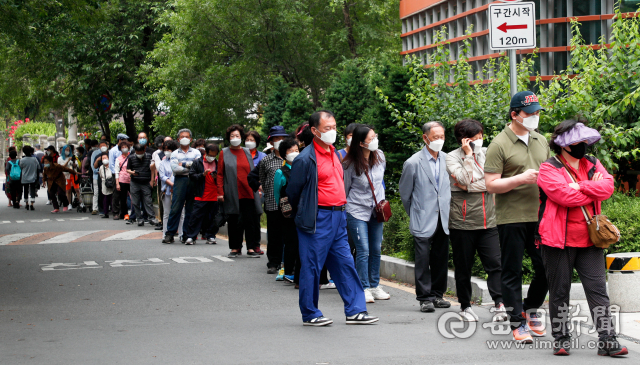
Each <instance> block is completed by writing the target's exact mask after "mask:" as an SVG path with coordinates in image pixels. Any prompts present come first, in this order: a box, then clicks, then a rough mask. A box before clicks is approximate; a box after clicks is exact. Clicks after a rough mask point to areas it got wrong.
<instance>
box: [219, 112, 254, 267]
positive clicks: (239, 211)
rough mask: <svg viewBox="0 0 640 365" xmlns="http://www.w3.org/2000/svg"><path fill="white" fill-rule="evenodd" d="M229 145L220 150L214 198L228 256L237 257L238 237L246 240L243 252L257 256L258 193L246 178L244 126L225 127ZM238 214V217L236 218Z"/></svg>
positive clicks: (248, 166) (247, 154) (250, 163)
mask: <svg viewBox="0 0 640 365" xmlns="http://www.w3.org/2000/svg"><path fill="white" fill-rule="evenodd" d="M226 137H227V140H228V141H229V144H230V145H231V146H230V147H227V148H225V149H223V150H222V151H220V155H219V159H218V201H219V202H222V208H223V209H224V214H225V215H227V223H228V227H229V248H230V249H231V252H230V253H229V255H228V257H238V255H240V254H241V253H240V252H241V251H242V236H243V233H244V236H245V239H246V241H247V255H249V257H256V258H257V257H260V254H258V253H257V252H255V250H254V248H255V247H259V246H260V218H259V217H260V214H262V208H261V206H260V195H259V193H258V192H255V193H254V192H253V190H252V189H251V187H250V186H249V183H248V181H247V176H248V175H249V172H251V170H253V169H254V165H253V158H252V156H251V152H250V151H249V149H248V148H242V147H241V146H240V144H242V140H243V139H244V138H245V134H244V128H243V127H242V126H241V125H238V124H234V125H232V126H230V127H229V128H227V134H226ZM241 217H242V219H240V218H241Z"/></svg>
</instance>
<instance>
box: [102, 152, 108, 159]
mask: <svg viewBox="0 0 640 365" xmlns="http://www.w3.org/2000/svg"><path fill="white" fill-rule="evenodd" d="M105 156H107V158H109V152H102V153H101V154H100V159H102V158H103V157H105Z"/></svg>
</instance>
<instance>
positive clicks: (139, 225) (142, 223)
mask: <svg viewBox="0 0 640 365" xmlns="http://www.w3.org/2000/svg"><path fill="white" fill-rule="evenodd" d="M107 218H109V216H107ZM143 226H144V221H138V227H143Z"/></svg>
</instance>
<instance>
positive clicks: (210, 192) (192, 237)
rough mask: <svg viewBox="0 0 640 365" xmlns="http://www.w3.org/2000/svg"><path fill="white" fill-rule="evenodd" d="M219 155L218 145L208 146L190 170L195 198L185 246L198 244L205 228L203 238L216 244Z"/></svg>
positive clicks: (194, 161) (208, 242)
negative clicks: (201, 231) (200, 233)
mask: <svg viewBox="0 0 640 365" xmlns="http://www.w3.org/2000/svg"><path fill="white" fill-rule="evenodd" d="M217 155H218V145H217V144H208V145H206V147H205V149H204V154H203V156H202V158H200V159H196V160H193V164H192V165H191V168H190V169H189V179H191V181H192V182H193V187H194V189H195V191H194V194H195V198H194V202H193V212H192V213H191V218H190V219H189V227H187V229H186V236H187V240H186V241H185V243H184V244H185V245H193V244H195V243H196V238H198V232H200V229H201V228H204V232H203V236H205V235H206V237H207V244H209V245H215V244H216V233H218V229H217V228H218V227H217V226H215V222H214V221H213V219H214V218H215V216H216V214H217V213H218V183H217V181H216V175H217V172H218V165H217V161H216V156H217Z"/></svg>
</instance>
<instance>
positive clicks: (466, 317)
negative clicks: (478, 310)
mask: <svg viewBox="0 0 640 365" xmlns="http://www.w3.org/2000/svg"><path fill="white" fill-rule="evenodd" d="M458 314H460V317H462V320H463V321H465V322H478V316H477V315H476V314H475V313H474V312H473V309H471V307H467V308H466V309H465V310H463V311H462V312H460V313H458Z"/></svg>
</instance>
